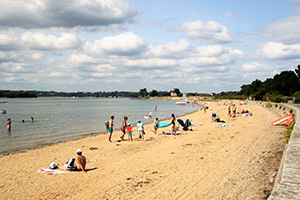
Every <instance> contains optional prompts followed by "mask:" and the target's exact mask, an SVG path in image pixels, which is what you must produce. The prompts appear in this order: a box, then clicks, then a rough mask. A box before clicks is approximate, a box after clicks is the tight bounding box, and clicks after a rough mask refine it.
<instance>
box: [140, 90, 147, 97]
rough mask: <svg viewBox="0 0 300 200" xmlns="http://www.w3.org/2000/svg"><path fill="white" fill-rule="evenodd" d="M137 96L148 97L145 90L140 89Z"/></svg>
mask: <svg viewBox="0 0 300 200" xmlns="http://www.w3.org/2000/svg"><path fill="white" fill-rule="evenodd" d="M139 95H140V96H142V97H146V96H148V92H147V89H146V88H143V89H140V91H139Z"/></svg>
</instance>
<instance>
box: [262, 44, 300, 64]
mask: <svg viewBox="0 0 300 200" xmlns="http://www.w3.org/2000/svg"><path fill="white" fill-rule="evenodd" d="M257 54H258V56H260V57H265V58H267V59H281V60H289V59H299V55H300V44H290V45H286V44H283V43H281V42H267V43H265V44H263V45H261V47H260V48H259V49H258V50H257Z"/></svg>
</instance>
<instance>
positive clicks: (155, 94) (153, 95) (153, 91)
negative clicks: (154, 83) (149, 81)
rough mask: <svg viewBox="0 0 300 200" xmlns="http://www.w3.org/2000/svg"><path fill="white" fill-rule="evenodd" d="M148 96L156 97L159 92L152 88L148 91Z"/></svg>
mask: <svg viewBox="0 0 300 200" xmlns="http://www.w3.org/2000/svg"><path fill="white" fill-rule="evenodd" d="M149 96H150V97H157V96H159V94H158V92H157V90H152V91H151V92H150V93H149Z"/></svg>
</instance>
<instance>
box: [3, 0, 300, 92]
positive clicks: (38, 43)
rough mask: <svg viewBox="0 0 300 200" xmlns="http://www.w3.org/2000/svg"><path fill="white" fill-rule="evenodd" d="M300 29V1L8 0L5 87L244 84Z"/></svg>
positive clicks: (297, 56) (294, 47)
mask: <svg viewBox="0 0 300 200" xmlns="http://www.w3.org/2000/svg"><path fill="white" fill-rule="evenodd" d="M299 33H300V0H276V1H274V0H251V1H249V0H226V1H224V0H210V1H207V0H185V1H182V0H124V1H123V0H1V1H0V90H4V89H8V90H46V91H49V90H55V91H66V92H71V91H90V92H95V91H139V90H140V89H141V88H147V90H148V91H151V90H153V89H156V90H159V91H164V90H167V91H170V90H172V89H173V88H179V89H180V90H181V91H186V92H199V93H202V92H203V93H208V92H221V91H234V90H240V87H241V86H242V85H243V84H250V83H251V82H252V81H253V80H255V79H259V80H262V81H264V80H265V79H266V78H270V77H273V76H274V75H275V74H277V73H280V72H281V71H284V70H293V69H295V68H296V66H297V65H298V64H300V34H299Z"/></svg>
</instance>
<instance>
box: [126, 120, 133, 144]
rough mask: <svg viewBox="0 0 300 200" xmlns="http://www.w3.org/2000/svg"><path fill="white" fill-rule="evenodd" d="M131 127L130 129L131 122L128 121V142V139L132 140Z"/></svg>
mask: <svg viewBox="0 0 300 200" xmlns="http://www.w3.org/2000/svg"><path fill="white" fill-rule="evenodd" d="M131 129H132V128H131V124H130V123H128V124H127V135H128V142H129V141H133V140H132V130H131Z"/></svg>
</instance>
